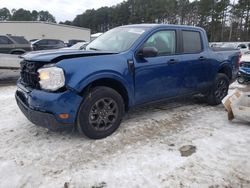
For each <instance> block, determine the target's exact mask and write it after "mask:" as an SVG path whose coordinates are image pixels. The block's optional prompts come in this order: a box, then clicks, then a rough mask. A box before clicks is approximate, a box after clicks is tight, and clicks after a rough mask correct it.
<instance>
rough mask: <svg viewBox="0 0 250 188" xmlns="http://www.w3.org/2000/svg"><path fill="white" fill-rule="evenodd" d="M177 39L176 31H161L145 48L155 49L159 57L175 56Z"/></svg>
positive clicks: (151, 38) (152, 37)
mask: <svg viewBox="0 0 250 188" xmlns="http://www.w3.org/2000/svg"><path fill="white" fill-rule="evenodd" d="M175 38H176V37H175V31H159V32H157V33H154V34H153V35H152V36H151V37H149V39H148V40H147V41H146V43H145V44H144V45H143V47H155V48H156V49H157V50H158V54H159V55H170V54H174V53H175V48H176V39H175Z"/></svg>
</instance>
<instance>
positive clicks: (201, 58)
mask: <svg viewBox="0 0 250 188" xmlns="http://www.w3.org/2000/svg"><path fill="white" fill-rule="evenodd" d="M206 59H207V58H206V57H204V56H201V57H199V60H201V61H204V60H206Z"/></svg>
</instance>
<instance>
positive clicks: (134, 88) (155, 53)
mask: <svg viewBox="0 0 250 188" xmlns="http://www.w3.org/2000/svg"><path fill="white" fill-rule="evenodd" d="M239 57H240V52H239V51H237V50H235V51H214V50H212V49H211V48H210V47H209V44H208V40H207V36H206V32H205V31H204V30H203V29H202V28H199V27H191V26H181V25H165V24H164V25H163V24H161V25H159V24H139V25H128V26H121V27H118V28H115V29H112V30H109V31H108V32H106V33H105V34H103V35H102V36H100V37H99V38H97V39H96V40H94V41H92V42H91V43H90V44H89V45H88V46H87V47H86V49H85V50H76V51H74V50H58V51H47V52H31V53H28V54H26V55H24V56H23V61H22V62H21V77H20V79H19V80H18V82H17V91H16V101H17V104H18V106H19V108H20V109H21V111H22V112H23V113H24V115H25V116H26V117H27V118H28V119H29V120H30V121H31V122H33V123H34V124H37V125H40V126H44V127H46V128H49V129H52V130H65V129H73V128H74V127H76V128H77V129H78V131H79V132H80V133H82V134H84V135H86V136H87V137H89V138H93V139H100V138H104V137H107V136H109V135H110V134H112V133H113V132H114V131H115V130H116V129H117V128H118V127H119V125H120V123H121V120H122V117H123V115H124V112H126V111H127V110H129V109H130V108H131V107H135V106H138V105H142V104H148V103H152V102H156V101H161V100H167V99H174V98H176V97H183V96H191V95H194V94H199V93H201V94H204V95H205V96H206V97H207V102H208V103H209V104H211V105H217V104H220V103H221V100H222V99H223V98H224V97H225V96H226V95H227V92H228V87H229V84H230V83H231V82H232V81H234V80H235V78H236V76H237V72H238V68H239Z"/></svg>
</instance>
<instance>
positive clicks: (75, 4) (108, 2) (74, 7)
mask: <svg viewBox="0 0 250 188" xmlns="http://www.w3.org/2000/svg"><path fill="white" fill-rule="evenodd" d="M122 1H123V0H0V8H3V7H6V8H8V9H10V10H12V9H13V8H15V9H19V8H23V9H26V10H30V11H31V10H38V11H40V10H48V11H49V12H50V13H51V14H53V15H54V16H55V17H56V21H57V22H59V21H65V20H73V19H74V18H75V16H76V15H77V14H82V13H83V12H84V11H85V10H87V9H92V8H94V9H97V8H100V7H102V6H112V5H116V4H118V3H121V2H122Z"/></svg>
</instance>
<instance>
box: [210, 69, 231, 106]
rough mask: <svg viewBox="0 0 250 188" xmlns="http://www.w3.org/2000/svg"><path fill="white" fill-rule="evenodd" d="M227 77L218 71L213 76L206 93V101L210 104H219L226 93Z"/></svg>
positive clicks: (227, 86)
mask: <svg viewBox="0 0 250 188" xmlns="http://www.w3.org/2000/svg"><path fill="white" fill-rule="evenodd" d="M228 88H229V79H228V77H227V76H226V75H225V74H223V73H218V74H217V75H216V77H215V80H214V83H213V87H212V88H211V90H210V92H209V94H208V95H207V102H208V104H210V105H218V104H221V101H222V99H223V98H224V97H225V96H226V95H227V94H228Z"/></svg>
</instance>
